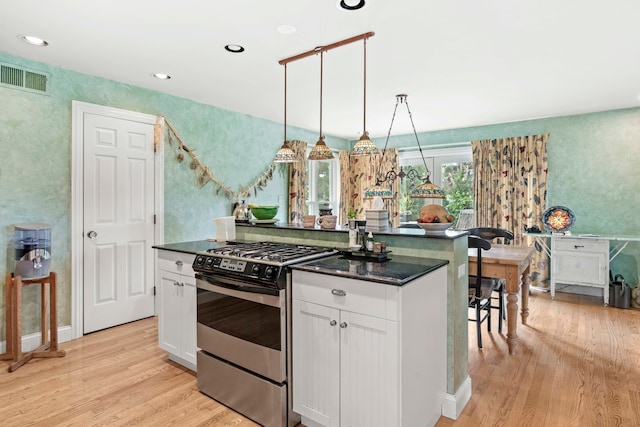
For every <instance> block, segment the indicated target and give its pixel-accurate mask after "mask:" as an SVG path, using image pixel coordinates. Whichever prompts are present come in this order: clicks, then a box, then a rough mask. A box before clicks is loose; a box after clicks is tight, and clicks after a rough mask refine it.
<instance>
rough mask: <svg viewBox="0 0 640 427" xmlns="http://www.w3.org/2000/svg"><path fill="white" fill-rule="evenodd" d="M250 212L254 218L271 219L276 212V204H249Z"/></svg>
mask: <svg viewBox="0 0 640 427" xmlns="http://www.w3.org/2000/svg"><path fill="white" fill-rule="evenodd" d="M249 207H250V208H251V213H252V214H253V216H255V217H256V219H261V220H265V219H273V217H274V216H276V214H277V213H278V206H258V205H250V206H249Z"/></svg>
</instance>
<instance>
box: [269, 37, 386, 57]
mask: <svg viewBox="0 0 640 427" xmlns="http://www.w3.org/2000/svg"><path fill="white" fill-rule="evenodd" d="M374 35H375V33H374V32H373V31H369V32H368V33H364V34H360V35H358V36H354V37H351V38H348V39H344V40H341V41H339V42H335V43H331V44H329V45H326V46H318V47H316V48H314V49H312V50H310V51H307V52H303V53H300V54H298V55H295V56H291V57H289V58H285V59H281V60H280V61H278V64H280V65H284V64H287V63H289V62H293V61H297V60H298V59H302V58H306V57H307V56H312V55H317V54H318V53H323V52H327V51H329V50H331V49H335V48H337V47H340V46H344V45H346V44H349V43H353V42H357V41H359V40H362V39H365V40H366V39H368V38H369V37H373V36H374Z"/></svg>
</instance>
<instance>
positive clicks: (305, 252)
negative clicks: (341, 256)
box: [207, 242, 335, 263]
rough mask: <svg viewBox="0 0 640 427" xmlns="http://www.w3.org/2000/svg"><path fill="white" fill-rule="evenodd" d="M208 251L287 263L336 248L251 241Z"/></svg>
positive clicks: (235, 256)
mask: <svg viewBox="0 0 640 427" xmlns="http://www.w3.org/2000/svg"><path fill="white" fill-rule="evenodd" d="M207 252H208V253H209V254H211V255H219V256H226V257H234V258H246V259H251V260H263V261H270V262H275V263H287V262H291V261H295V260H297V259H300V258H306V257H310V256H314V255H321V254H328V253H331V252H335V249H331V248H323V247H318V246H307V245H297V244H291V243H274V242H251V243H236V244H233V245H227V246H222V247H219V248H213V249H209V250H207Z"/></svg>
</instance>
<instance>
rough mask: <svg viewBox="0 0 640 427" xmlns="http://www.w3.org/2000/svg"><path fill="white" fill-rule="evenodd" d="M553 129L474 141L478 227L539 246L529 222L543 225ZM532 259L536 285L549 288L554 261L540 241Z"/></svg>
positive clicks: (521, 243) (522, 242) (531, 224)
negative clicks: (527, 231) (530, 232)
mask: <svg viewBox="0 0 640 427" xmlns="http://www.w3.org/2000/svg"><path fill="white" fill-rule="evenodd" d="M548 139H549V135H548V134H544V135H529V136H517V137H510V138H502V139H486V140H481V141H473V142H471V148H472V153H473V168H474V180H473V181H474V193H475V194H474V198H475V210H476V224H477V226H478V227H498V228H502V229H505V230H509V231H511V232H512V233H513V235H514V243H515V244H516V245H529V246H534V245H535V241H534V238H532V237H528V236H523V233H524V227H525V226H527V227H531V226H533V225H537V226H538V227H539V228H540V229H543V226H542V214H543V213H544V211H545V206H546V195H547V140H548ZM535 246H536V250H537V252H536V254H535V255H534V258H533V260H532V261H531V267H530V269H531V284H532V286H536V287H540V288H548V287H549V281H548V279H549V260H548V257H547V255H546V254H545V252H544V251H542V250H541V248H540V247H539V246H538V245H535Z"/></svg>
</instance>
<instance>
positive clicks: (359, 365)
mask: <svg viewBox="0 0 640 427" xmlns="http://www.w3.org/2000/svg"><path fill="white" fill-rule="evenodd" d="M446 265H447V261H442V260H437V259H431V258H413V257H402V256H396V257H394V258H393V260H389V261H365V260H362V259H352V258H349V257H348V254H347V255H346V256H333V257H330V258H323V259H319V260H314V261H310V262H308V263H303V264H297V265H294V266H292V269H293V272H292V276H293V277H292V292H293V298H292V300H293V301H292V312H293V322H292V324H293V408H294V411H295V412H296V413H299V414H300V415H301V416H302V421H303V424H304V425H307V426H329V425H368V426H369V425H371V426H373V425H380V426H392V425H397V426H400V425H406V426H409V425H411V426H413V425H422V426H433V425H435V423H436V422H437V421H438V419H439V418H440V416H441V415H442V410H443V404H444V399H445V395H446V365H447V339H446V337H447V332H446V331H447V325H446V319H447V313H446V312H447V309H446V295H447V283H446V276H447V275H446V268H445V266H446Z"/></svg>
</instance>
